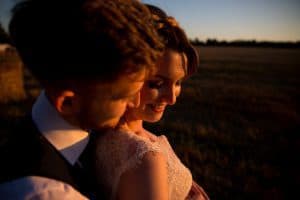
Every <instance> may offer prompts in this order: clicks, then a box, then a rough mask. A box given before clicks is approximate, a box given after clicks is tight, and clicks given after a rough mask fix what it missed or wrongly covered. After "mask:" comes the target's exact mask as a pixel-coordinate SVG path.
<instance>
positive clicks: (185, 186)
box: [95, 5, 209, 200]
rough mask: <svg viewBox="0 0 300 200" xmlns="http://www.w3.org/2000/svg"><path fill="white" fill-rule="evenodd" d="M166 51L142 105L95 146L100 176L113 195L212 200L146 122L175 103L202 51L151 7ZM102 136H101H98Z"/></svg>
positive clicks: (149, 80)
mask: <svg viewBox="0 0 300 200" xmlns="http://www.w3.org/2000/svg"><path fill="white" fill-rule="evenodd" d="M147 6H148V8H149V10H150V12H151V13H152V15H153V23H154V24H155V26H156V27H157V31H158V33H159V35H160V36H161V38H162V40H163V42H164V44H165V49H164V53H163V55H162V56H161V58H160V59H159V60H158V62H157V63H156V66H155V67H154V68H155V69H154V70H153V71H152V72H151V73H150V75H149V77H148V78H147V80H146V81H145V83H144V86H143V88H142V90H141V92H140V105H139V106H138V107H136V108H131V109H128V110H127V111H126V113H125V114H124V116H123V119H122V120H121V121H120V123H119V125H118V127H117V128H116V129H114V130H110V131H108V132H106V133H105V134H101V136H100V137H99V138H97V141H96V144H97V148H96V154H95V156H96V158H95V160H96V163H95V167H96V169H95V171H96V179H97V182H98V186H99V188H100V187H101V191H106V193H107V198H108V199H122V200H127V199H128V200H140V199H151V200H152V199H153V200H154V199H157V200H167V199H171V200H177V199H178V200H183V199H209V198H208V196H207V195H206V193H205V192H204V190H203V189H202V187H200V186H199V185H198V184H197V183H196V182H194V181H193V179H192V175H191V172H190V170H189V169H188V168H187V167H185V166H184V165H183V164H182V163H181V161H180V160H179V158H178V157H177V156H176V154H175V153H174V151H173V149H172V147H171V145H170V144H169V142H168V139H167V138H166V137H165V136H164V135H160V136H156V135H155V134H154V133H151V132H149V131H148V130H146V129H145V128H144V127H143V121H147V122H157V121H158V120H160V119H161V117H162V115H163V113H164V110H165V109H166V107H167V106H168V105H174V104H175V102H176V98H177V97H178V95H179V94H180V90H181V82H182V81H183V80H184V79H186V78H187V77H188V76H189V75H191V74H192V73H193V72H195V71H196V68H197V66H198V56H197V52H196V51H195V50H194V48H193V47H192V46H191V44H190V43H189V41H188V39H187V36H186V34H185V32H184V31H183V30H182V29H181V28H180V27H179V25H178V23H177V22H176V20H175V19H174V18H173V17H169V16H167V15H166V13H165V12H164V11H162V10H161V9H159V8H157V7H155V6H151V5H147ZM99 135H100V134H99Z"/></svg>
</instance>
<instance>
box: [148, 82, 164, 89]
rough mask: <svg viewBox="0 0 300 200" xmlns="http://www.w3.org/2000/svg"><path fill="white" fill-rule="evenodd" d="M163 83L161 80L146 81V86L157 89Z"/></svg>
mask: <svg viewBox="0 0 300 200" xmlns="http://www.w3.org/2000/svg"><path fill="white" fill-rule="evenodd" d="M162 85H163V81H148V82H147V86H148V87H149V88H152V89H158V88H160V87H161V86H162Z"/></svg>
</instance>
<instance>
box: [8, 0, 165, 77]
mask: <svg viewBox="0 0 300 200" xmlns="http://www.w3.org/2000/svg"><path fill="white" fill-rule="evenodd" d="M150 19H151V15H150V13H149V11H148V9H147V8H146V7H145V6H144V5H143V4H142V3H140V2H138V1H136V0H26V1H23V2H22V3H19V4H17V5H16V6H15V7H14V9H13V17H12V20H11V22H10V25H9V31H10V36H11V38H12V40H13V43H14V45H15V46H16V49H17V50H18V53H19V55H20V57H21V59H22V61H23V63H24V64H25V66H27V68H29V70H30V71H31V72H32V73H33V75H35V76H36V78H37V79H38V80H40V81H41V82H42V83H43V82H44V83H51V82H55V81H59V80H65V79H70V80H72V79H73V80H83V79H88V80H99V81H111V80H113V79H116V78H118V77H119V76H120V75H122V74H124V73H131V72H137V71H139V70H141V69H144V68H145V66H151V65H153V64H154V62H155V60H156V58H157V57H158V55H159V54H160V51H161V48H162V43H161V42H160V39H159V37H158V36H157V33H156V31H155V29H154V28H153V27H152V24H151V23H149V22H150Z"/></svg>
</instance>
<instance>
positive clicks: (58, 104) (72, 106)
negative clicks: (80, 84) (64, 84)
mask: <svg viewBox="0 0 300 200" xmlns="http://www.w3.org/2000/svg"><path fill="white" fill-rule="evenodd" d="M53 103H54V107H55V108H56V110H57V111H58V112H59V113H60V114H61V115H62V116H70V115H74V114H75V113H78V110H79V99H78V95H76V93H75V92H74V91H71V90H64V91H61V92H60V93H59V94H57V96H56V98H55V99H54V102H53Z"/></svg>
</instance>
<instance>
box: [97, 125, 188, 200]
mask: <svg viewBox="0 0 300 200" xmlns="http://www.w3.org/2000/svg"><path fill="white" fill-rule="evenodd" d="M147 152H160V153H163V155H165V156H166V158H167V166H168V184H169V198H170V199H171V200H184V199H185V198H186V196H187V195H188V193H189V190H190V188H191V186H192V175H191V172H190V171H189V169H187V168H186V167H185V166H184V165H183V164H182V163H181V161H180V160H179V159H178V157H177V156H176V154H175V153H174V151H173V149H172V147H171V146H170V144H169V142H168V139H167V138H166V137H165V136H164V135H161V136H157V137H155V140H154V141H150V140H148V139H146V138H144V137H141V136H139V135H136V134H133V133H128V132H121V131H117V132H108V133H107V134H105V135H104V136H101V137H100V138H99V139H98V141H97V150H96V170H100V172H101V173H98V175H99V174H100V175H101V176H102V177H97V178H98V180H101V183H100V184H101V187H102V188H103V189H104V191H106V192H108V194H109V198H110V199H115V196H116V192H117V186H118V183H119V180H120V177H121V175H122V174H123V173H124V172H126V171H127V170H129V169H132V168H134V167H135V166H137V165H139V163H141V160H142V158H143V156H144V155H145V153H147Z"/></svg>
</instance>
